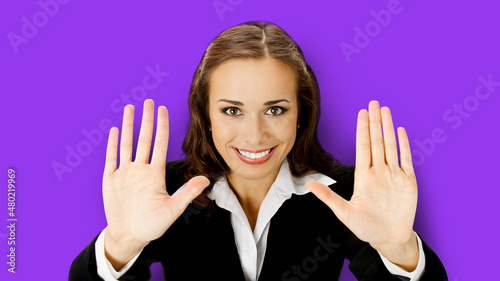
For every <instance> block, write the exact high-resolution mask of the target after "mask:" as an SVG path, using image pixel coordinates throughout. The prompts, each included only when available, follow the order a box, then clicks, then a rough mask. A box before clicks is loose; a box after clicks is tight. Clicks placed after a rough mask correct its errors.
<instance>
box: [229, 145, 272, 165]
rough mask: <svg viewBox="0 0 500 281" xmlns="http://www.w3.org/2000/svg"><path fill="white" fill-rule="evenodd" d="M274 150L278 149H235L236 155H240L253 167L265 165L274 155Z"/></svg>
mask: <svg viewBox="0 0 500 281" xmlns="http://www.w3.org/2000/svg"><path fill="white" fill-rule="evenodd" d="M274 148H276V147H272V148H268V149H262V150H247V149H239V148H235V147H233V149H234V151H235V153H236V155H238V157H239V158H240V159H241V160H242V161H243V162H245V163H247V164H251V165H257V164H262V163H265V162H266V161H267V160H269V158H271V156H272V155H273V153H274V150H275V149H274Z"/></svg>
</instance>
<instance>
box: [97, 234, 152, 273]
mask: <svg viewBox="0 0 500 281" xmlns="http://www.w3.org/2000/svg"><path fill="white" fill-rule="evenodd" d="M105 231H106V229H104V230H103V231H102V232H101V234H99V237H97V241H96V242H95V258H96V262H97V274H98V275H99V277H101V278H102V279H104V280H105V281H108V280H118V278H120V277H121V276H122V275H123V274H125V272H127V271H128V270H129V269H130V268H131V267H132V265H133V264H134V262H135V261H136V260H137V258H138V257H139V255H140V254H141V253H142V250H141V251H140V252H139V253H138V254H137V255H136V256H135V257H134V258H133V259H131V260H130V261H129V262H128V263H127V264H125V265H124V266H123V267H122V268H121V269H120V271H116V270H115V269H114V268H113V266H112V265H111V263H110V262H109V261H108V259H107V258H106V255H105V253H104V234H105ZM143 250H144V249H143Z"/></svg>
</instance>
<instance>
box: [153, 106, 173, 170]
mask: <svg viewBox="0 0 500 281" xmlns="http://www.w3.org/2000/svg"><path fill="white" fill-rule="evenodd" d="M168 135H169V125H168V111H167V108H166V107H164V106H160V107H158V123H157V124H156V136H155V145H154V149H153V157H152V158H151V164H153V165H158V166H163V167H164V166H165V164H166V158H167V148H168Z"/></svg>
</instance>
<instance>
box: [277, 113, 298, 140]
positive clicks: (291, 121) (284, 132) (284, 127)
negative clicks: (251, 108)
mask: <svg viewBox="0 0 500 281" xmlns="http://www.w3.org/2000/svg"><path fill="white" fill-rule="evenodd" d="M296 122H297V121H296V118H287V119H283V120H276V122H274V124H273V126H272V127H273V129H272V130H273V134H274V136H275V137H276V138H278V139H279V140H281V141H282V142H285V143H286V144H287V145H288V146H293V144H294V142H295V136H296V135H297V123H296Z"/></svg>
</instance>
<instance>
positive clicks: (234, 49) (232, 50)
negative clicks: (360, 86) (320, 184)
mask: <svg viewBox="0 0 500 281" xmlns="http://www.w3.org/2000/svg"><path fill="white" fill-rule="evenodd" d="M265 58H274V59H276V60H278V61H280V62H282V63H284V64H285V65H287V66H288V67H290V69H292V70H293V71H294V72H295V74H296V78H297V86H298V87H297V90H298V93H297V96H298V101H299V117H298V123H299V124H300V128H299V129H297V136H296V139H295V144H294V146H293V147H292V150H291V151H290V153H289V154H288V155H287V159H288V163H289V166H290V170H291V173H292V174H293V175H294V176H302V175H304V174H306V173H307V172H310V171H318V172H321V173H323V174H331V173H332V172H333V169H335V167H336V164H338V163H339V162H338V160H336V159H335V158H333V156H332V155H331V154H329V153H327V152H326V151H325V150H324V149H323V147H322V146H321V144H320V142H319V140H318V136H317V129H318V122H319V117H320V93H319V87H318V81H317V79H316V76H315V75H314V72H313V71H312V69H311V67H310V66H309V65H308V64H307V63H306V60H305V58H304V54H303V53H302V50H301V49H300V47H299V46H298V45H297V43H296V42H295V41H294V40H293V39H292V38H291V37H290V35H288V34H287V33H286V32H285V31H284V30H283V29H282V28H280V27H279V26H277V25H276V24H273V23H270V22H267V21H250V22H244V23H241V24H239V25H236V26H233V27H231V28H228V29H226V30H224V31H222V32H221V33H220V34H219V35H217V37H215V38H214V39H213V40H212V42H211V43H210V44H209V45H208V47H207V49H206V50H205V53H204V54H203V56H202V58H201V61H200V63H199V64H198V67H197V68H196V71H195V73H194V76H193V81H192V83H191V88H190V93H189V112H190V121H189V127H188V132H187V135H186V137H185V139H184V142H183V144H182V151H183V152H184V154H185V155H186V160H187V161H186V165H188V167H187V173H186V174H185V177H186V178H185V179H186V180H189V179H190V178H192V177H194V176H196V175H204V176H206V177H208V178H209V179H210V181H211V182H212V184H213V182H214V181H215V180H216V179H217V178H218V177H220V176H222V175H226V174H228V173H229V172H230V171H229V167H228V166H227V164H226V163H225V161H224V160H223V159H222V157H221V155H220V154H219V153H218V152H217V149H216V148H215V145H214V142H213V139H212V134H211V132H210V130H209V128H210V117H209V112H208V104H209V103H208V100H209V92H208V91H209V83H210V75H211V73H212V72H213V71H214V70H215V69H216V68H217V66H219V65H221V64H222V63H223V62H226V61H228V60H232V59H265ZM212 186H213V185H210V186H209V187H208V188H207V189H206V190H205V192H204V193H206V192H208V191H209V189H211V187H212Z"/></svg>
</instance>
